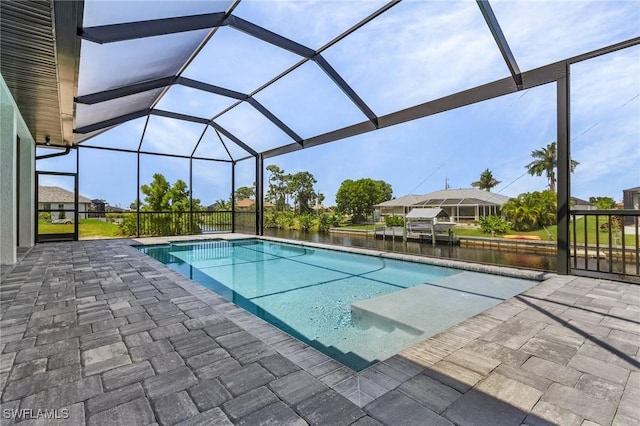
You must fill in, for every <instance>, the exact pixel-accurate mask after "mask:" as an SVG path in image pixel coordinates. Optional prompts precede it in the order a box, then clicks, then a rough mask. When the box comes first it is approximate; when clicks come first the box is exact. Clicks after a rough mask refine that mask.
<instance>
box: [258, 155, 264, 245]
mask: <svg viewBox="0 0 640 426" xmlns="http://www.w3.org/2000/svg"><path fill="white" fill-rule="evenodd" d="M262 169H263V159H262V154H258V155H256V235H264V229H263V221H262V214H263V211H264V197H263V195H262V188H263V179H264V173H263V171H262Z"/></svg>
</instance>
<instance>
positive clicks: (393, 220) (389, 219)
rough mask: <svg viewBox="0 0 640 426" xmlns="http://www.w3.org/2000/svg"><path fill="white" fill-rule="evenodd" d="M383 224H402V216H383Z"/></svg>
mask: <svg viewBox="0 0 640 426" xmlns="http://www.w3.org/2000/svg"><path fill="white" fill-rule="evenodd" d="M384 224H385V225H386V226H404V219H403V218H402V216H396V215H395V214H394V215H391V216H385V217H384Z"/></svg>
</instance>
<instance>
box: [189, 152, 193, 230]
mask: <svg viewBox="0 0 640 426" xmlns="http://www.w3.org/2000/svg"><path fill="white" fill-rule="evenodd" d="M189 235H193V157H192V158H189Z"/></svg>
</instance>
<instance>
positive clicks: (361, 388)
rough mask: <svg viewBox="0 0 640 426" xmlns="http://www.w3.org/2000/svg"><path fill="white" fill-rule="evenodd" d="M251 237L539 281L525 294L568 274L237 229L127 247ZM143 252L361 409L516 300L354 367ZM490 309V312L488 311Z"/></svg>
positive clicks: (539, 292) (550, 287)
mask: <svg viewBox="0 0 640 426" xmlns="http://www.w3.org/2000/svg"><path fill="white" fill-rule="evenodd" d="M249 238H257V239H261V240H266V241H277V242H283V243H287V244H294V245H300V246H305V247H314V248H324V249H330V250H337V251H343V252H349V253H358V254H366V255H370V256H378V257H384V258H389V259H397V260H404V261H410V262H417V263H425V264H431V265H437V266H446V267H452V268H456V269H461V270H468V271H473V272H482V273H489V274H494V275H501V276H507V277H513V278H522V279H529V280H533V281H537V284H534V285H533V286H532V287H531V288H529V289H528V290H526V291H524V292H522V293H519V295H525V296H534V297H544V296H546V295H548V294H550V293H552V292H553V291H555V290H556V289H558V288H559V287H562V286H563V285H564V284H565V283H566V282H567V279H566V278H564V277H560V276H558V275H557V274H554V273H549V272H544V271H533V270H524V269H523V270H521V269H516V268H511V267H501V266H496V265H486V264H478V263H470V262H466V261H465V262H462V261H457V260H452V259H440V258H433V257H426V256H418V255H411V254H404V253H392V252H384V251H380V250H371V249H364V248H359V247H344V246H334V245H331V244H323V243H314V242H300V241H291V240H287V239H282V238H273V237H262V236H254V235H248V234H238V233H233V234H205V235H198V236H193V235H190V236H178V237H149V238H134V239H130V240H128V241H129V245H130V246H131V248H132V249H134V250H135V247H136V246H148V245H159V244H168V243H172V242H187V241H203V240H241V239H249ZM136 252H138V253H140V252H139V251H138V250H136ZM141 254H142V253H141ZM145 256H146V255H145ZM147 257H149V259H151V260H153V261H154V262H157V264H158V265H161V266H162V268H166V270H167V275H168V276H169V275H170V276H171V277H172V278H173V280H174V281H175V283H176V284H178V285H179V286H180V287H182V288H183V289H184V290H185V291H187V292H189V293H191V294H192V295H194V296H196V297H197V298H198V299H200V300H202V301H203V302H204V303H206V304H207V305H209V306H211V307H213V308H215V309H217V310H219V311H220V312H221V313H222V314H223V315H225V316H227V317H228V318H229V319H231V320H232V321H234V322H236V323H237V324H238V325H240V326H241V327H243V328H244V329H245V330H246V331H248V332H250V333H251V334H253V335H254V336H255V337H256V338H257V339H259V340H260V341H262V342H263V343H264V344H266V345H268V346H270V347H271V348H273V349H274V350H275V351H276V352H278V353H280V354H281V355H283V356H284V357H286V358H287V359H288V360H289V361H291V362H292V363H294V364H295V365H297V366H298V367H299V368H301V369H302V370H304V371H306V372H307V373H309V374H311V375H312V376H313V377H315V378H317V379H319V380H320V381H322V382H323V383H324V384H325V385H327V386H328V387H329V388H331V389H333V390H334V391H336V392H338V393H339V394H340V395H342V396H344V397H346V398H347V399H349V400H350V401H351V402H353V403H354V404H356V405H357V406H358V407H360V408H362V407H364V406H365V405H367V404H369V403H371V402H373V401H374V400H376V399H378V398H380V397H382V396H384V395H385V394H387V393H388V392H391V391H392V390H394V389H396V388H397V387H399V386H401V385H403V384H404V383H406V382H408V381H410V380H411V379H413V378H414V377H415V376H417V375H419V374H421V373H423V372H424V371H425V370H427V369H428V368H430V367H432V366H433V365H434V364H436V363H438V362H440V361H442V360H444V359H445V358H446V357H448V356H449V355H451V354H452V353H454V352H456V351H458V350H460V349H461V348H462V347H463V346H465V345H467V344H469V343H471V342H473V341H474V340H475V339H477V338H478V337H479V335H482V334H484V333H487V332H489V331H491V330H492V329H493V328H495V327H497V326H498V325H500V324H501V323H502V321H500V318H501V317H503V314H502V311H511V309H510V306H511V305H512V304H513V300H514V298H513V297H512V298H509V299H506V300H505V301H503V302H501V303H499V304H497V305H495V306H493V307H491V308H489V309H487V310H485V311H483V312H481V313H479V314H476V315H474V316H472V317H470V318H468V319H466V320H464V321H462V322H460V323H458V324H456V325H454V326H452V327H449V328H448V329H446V330H444V331H442V332H440V333H437V334H435V335H433V336H431V337H429V338H427V339H425V340H423V341H421V342H419V343H416V344H415V345H412V346H410V347H408V348H406V349H404V350H402V351H401V352H399V353H397V354H396V355H393V356H391V357H389V358H387V359H385V360H382V361H379V362H377V363H375V364H373V365H371V366H369V367H367V368H365V369H363V370H361V371H358V372H357V371H354V370H352V369H351V368H349V367H347V366H345V365H343V364H341V363H339V362H338V361H335V360H334V359H333V358H331V357H329V356H328V355H325V354H323V353H322V352H320V351H318V350H317V349H315V348H313V347H311V346H309V345H307V344H305V343H303V342H301V341H300V340H298V339H297V338H295V337H293V336H291V335H289V334H287V333H286V332H284V331H282V330H280V329H278V328H277V327H275V326H273V325H271V324H269V323H268V322H266V321H265V320H263V319H261V318H259V317H257V316H255V315H254V314H252V313H250V312H248V311H246V310H244V309H243V308H241V307H239V306H237V305H235V304H234V303H232V302H229V301H227V300H226V299H224V298H222V297H221V296H219V295H217V294H216V293H214V292H213V291H211V290H209V289H207V288H206V287H204V286H202V285H201V284H198V283H197V282H195V281H193V280H191V279H189V278H187V277H185V276H183V275H181V274H180V273H178V272H176V271H174V270H172V269H171V268H169V267H168V266H166V265H164V264H163V263H161V262H160V261H158V260H156V259H153V258H151V257H150V256H147ZM492 312H494V313H493V314H492Z"/></svg>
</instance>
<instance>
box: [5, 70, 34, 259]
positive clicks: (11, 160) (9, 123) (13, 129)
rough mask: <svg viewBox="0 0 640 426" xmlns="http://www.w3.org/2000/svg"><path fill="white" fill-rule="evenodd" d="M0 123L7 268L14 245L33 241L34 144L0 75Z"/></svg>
mask: <svg viewBox="0 0 640 426" xmlns="http://www.w3.org/2000/svg"><path fill="white" fill-rule="evenodd" d="M0 123H2V125H1V126H0V182H2V185H0V264H3V265H11V264H14V263H15V262H16V260H17V247H18V244H19V245H20V246H22V247H32V246H33V244H34V242H35V232H34V231H35V230H34V228H35V225H34V219H35V218H34V211H33V210H34V209H33V199H34V197H35V186H34V173H33V171H34V163H35V159H34V156H33V152H34V150H35V142H34V140H33V137H32V136H31V134H30V133H29V130H28V129H27V125H26V123H25V122H24V119H23V118H22V115H21V114H20V111H19V110H18V107H17V105H16V103H15V100H14V99H13V96H12V95H11V92H10V91H9V88H8V87H7V84H6V83H5V81H4V78H3V77H2V75H1V74H0ZM18 137H19V138H20V145H18V143H17V138H18ZM18 159H20V167H19V170H20V176H18ZM18 191H19V192H20V195H19V196H18ZM18 199H20V204H19V205H18ZM18 223H19V224H20V229H18Z"/></svg>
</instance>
